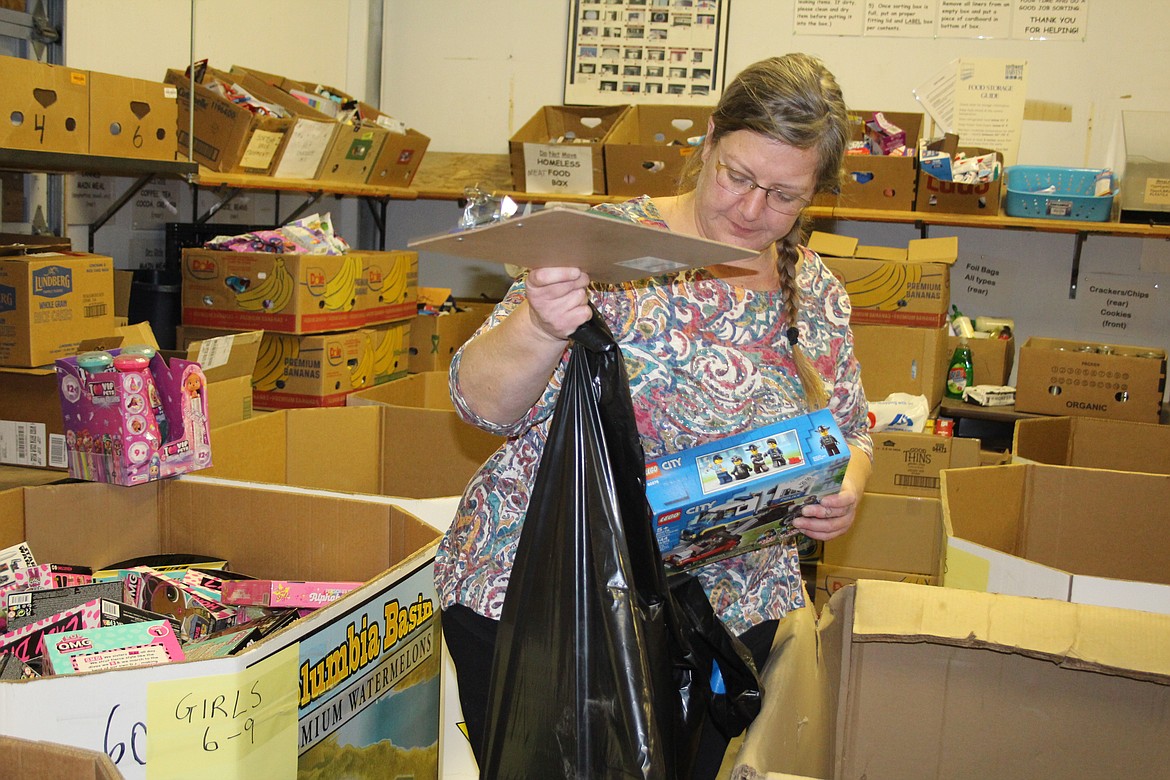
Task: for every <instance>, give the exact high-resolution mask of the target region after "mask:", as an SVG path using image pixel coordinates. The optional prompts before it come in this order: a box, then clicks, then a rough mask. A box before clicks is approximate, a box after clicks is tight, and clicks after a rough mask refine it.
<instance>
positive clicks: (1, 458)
mask: <svg viewBox="0 0 1170 780" xmlns="http://www.w3.org/2000/svg"><path fill="white" fill-rule="evenodd" d="M45 445H46V438H45V426H44V423H32V422H16V421H14V420H0V463H5V464H8V465H10V466H40V467H44V466H45V458H46V455H47V451H48V448H47V447H46V446H45Z"/></svg>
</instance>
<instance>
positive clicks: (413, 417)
mask: <svg viewBox="0 0 1170 780" xmlns="http://www.w3.org/2000/svg"><path fill="white" fill-rule="evenodd" d="M405 381H408V380H406V379H403V380H398V382H405ZM398 382H389V383H387V384H385V385H379V386H378V387H376V388H372V389H370V390H366V391H363V392H364V393H374V392H377V391H381V390H383V389H385V388H390V387H393V386H394V385H395V384H397V383H398ZM356 395H357V394H356V393H355V394H354V395H353V396H350V399H353V398H354V397H355V396H356ZM212 442H213V444H214V446H215V466H214V467H213V468H211V469H209V470H207V471H206V472H203V473H204V474H206V475H207V476H212V477H222V478H224V479H235V480H246V481H251V482H268V483H276V484H282V485H296V486H300V487H311V488H322V489H325V490H338V491H344V492H352V493H371V494H376V495H389V496H403V497H410V498H438V497H442V496H456V495H460V494H462V493H463V489H464V488H465V487H466V486H467V482H468V480H469V479H470V478H471V476H472V475H473V474H474V473H475V472H476V471H477V470H478V469H479V467H480V466H482V465H483V463H484V462H485V461H486V460H487V459H488V457H490V456H491V455H492V453H494V452H495V451H496V450H497V449H499V447H500V445H501V444H503V439H501V438H500V437H498V436H493V435H491V434H489V433H487V432H485V431H481V430H479V429H478V428H475V427H473V426H471V425H468V424H467V423H465V422H462V421H461V420H459V419H458V418H457V417H456V416H455V412H454V411H452V410H450V409H434V408H420V407H407V406H390V405H385V404H377V403H370V402H367V403H366V404H364V405H361V406H354V407H342V408H331V409H285V410H281V411H277V412H272V413H270V414H261V415H257V416H256V417H253V418H252V419H251V420H245V421H244V422H241V423H237V424H236V425H229V426H227V427H226V428H219V429H217V430H215V431H214V432H213V433H212ZM322 463H333V464H342V465H341V466H339V467H338V468H322V467H321V464H322Z"/></svg>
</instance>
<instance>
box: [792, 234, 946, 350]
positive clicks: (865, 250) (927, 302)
mask: <svg viewBox="0 0 1170 780" xmlns="http://www.w3.org/2000/svg"><path fill="white" fill-rule="evenodd" d="M808 248H809V249H811V250H813V251H814V252H816V253H817V254H819V255H820V256H821V259H822V260H824V263H825V265H826V266H827V267H828V269H829V270H830V271H832V272H833V275H834V276H836V277H837V278H838V279H840V280H841V283H842V284H844V285H845V291H846V292H848V293H849V300H850V302H851V303H852V304H853V314H852V315H851V318H850V322H852V323H853V324H854V325H902V326H909V327H915V328H938V327H942V326H943V325H945V324H946V322H947V314H948V312H949V311H950V308H951V266H952V265H954V263H955V261H956V260H957V259H958V257H959V239H958V238H957V237H955V236H950V237H946V238H919V239H912V240H911V241H910V242H909V244H907V246H906V247H905V248H901V247H881V246H871V247H867V246H859V245H858V241H857V239H855V238H850V237H848V236H839V235H835V234H832V233H822V232H820V231H814V232H813V233H812V235H810V236H809V240H808Z"/></svg>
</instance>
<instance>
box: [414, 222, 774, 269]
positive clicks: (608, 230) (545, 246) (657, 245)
mask: <svg viewBox="0 0 1170 780" xmlns="http://www.w3.org/2000/svg"><path fill="white" fill-rule="evenodd" d="M407 246H408V247H410V248H411V249H416V250H425V251H428V252H441V253H443V254H446V255H454V256H455V257H464V258H471V259H474V260H487V261H490V262H495V263H510V264H512V265H517V266H521V267H523V268H545V267H549V266H565V267H570V268H580V269H582V270H584V271H585V272H586V273H588V274H589V278H590V280H592V281H597V282H628V281H633V280H634V279H644V278H646V277H648V276H657V275H659V274H665V273H672V272H675V271H681V270H683V269H685V268H698V267H701V266H708V265H716V264H719V263H728V262H732V261H734V260H747V259H750V258H752V257H755V256H756V255H757V254H758V253H757V252H754V251H752V250H750V249H744V248H742V247H738V246H732V245H731V244H724V243H722V242H719V241H709V240H707V239H705V238H695V237H693V236H686V235H682V234H681V233H672V232H670V231H669V230H663V229H662V228H655V227H650V226H648V225H639V224H636V223H634V222H627V221H626V220H624V219H620V218H617V217H612V216H609V215H606V214H599V213H597V212H593V211H582V210H580V209H571V208H562V207H551V208H545V209H541V210H540V211H537V212H535V213H533V214H530V215H527V216H522V217H512V218H511V219H508V220H505V221H503V222H494V223H492V224H490V225H483V226H481V227H475V228H468V229H466V230H460V231H458V232H455V233H443V234H441V235H438V236H430V237H427V238H420V239H416V240H414V241H409V242H408V243H407Z"/></svg>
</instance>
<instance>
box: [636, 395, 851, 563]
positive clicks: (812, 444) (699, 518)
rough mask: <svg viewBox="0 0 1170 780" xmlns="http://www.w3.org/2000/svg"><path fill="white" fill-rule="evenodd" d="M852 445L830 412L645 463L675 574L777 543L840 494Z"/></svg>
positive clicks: (661, 539)
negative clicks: (807, 513)
mask: <svg viewBox="0 0 1170 780" xmlns="http://www.w3.org/2000/svg"><path fill="white" fill-rule="evenodd" d="M848 465H849V447H848V446H847V445H846V443H845V437H844V436H843V435H842V434H841V430H840V429H839V428H838V427H837V423H836V422H835V421H834V420H833V415H832V414H831V413H830V412H829V411H828V410H827V409H820V410H818V411H815V412H812V413H810V414H805V415H800V416H798V417H793V418H791V419H788V420H783V421H781V422H777V423H773V424H771V425H766V426H764V427H762V428H756V429H753V430H750V431H745V432H744V433H741V434H737V435H735V436H730V437H727V438H723V439H719V440H717V441H713V442H709V443H707V444H704V445H701V446H698V447H692V448H690V449H686V450H682V451H681V452H676V453H674V454H672V455H669V456H666V457H662V458H657V459H654V460H648V461H647V462H646V498H647V499H648V500H649V502H650V507H651V509H652V510H653V513H654V527H655V534H656V536H657V538H658V547H659V549H660V550H662V555H663V559H664V560H665V562H666V565H667V568H668V569H674V570H680V571H681V570H684V569H689V568H692V567H695V566H701V565H705V564H708V563H711V562H713V561H718V560H720V559H723V558H730V557H732V556H735V555H742V554H744V553H747V552H751V551H752V550H758V549H760V548H761V547H767V546H768V545H772V544H777V543H778V542H781V541H783V540H784V539H787V538H789V537H791V536H793V535H795V534H796V533H797V531H795V530H794V529H793V528H792V520H793V519H794V518H795V517H796V516H797V515H799V514H800V513H801V510H802V509H803V508H804V507H805V506H806V505H807V504H813V503H817V502H819V501H820V499H821V498H822V497H823V496H827V495H832V494H834V493H836V492H838V491H839V490H840V489H841V482H842V480H844V478H845V468H846V467H847V466H848Z"/></svg>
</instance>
